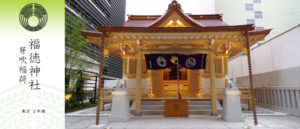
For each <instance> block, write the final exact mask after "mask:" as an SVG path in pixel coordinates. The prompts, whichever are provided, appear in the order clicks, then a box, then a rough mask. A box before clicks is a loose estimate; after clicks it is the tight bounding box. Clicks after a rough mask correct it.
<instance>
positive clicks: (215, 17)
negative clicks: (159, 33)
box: [123, 14, 228, 27]
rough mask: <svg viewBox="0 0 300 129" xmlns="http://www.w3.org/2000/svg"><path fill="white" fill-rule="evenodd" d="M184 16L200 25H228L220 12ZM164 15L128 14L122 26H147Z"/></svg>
mask: <svg viewBox="0 0 300 129" xmlns="http://www.w3.org/2000/svg"><path fill="white" fill-rule="evenodd" d="M185 16H186V17H189V19H192V20H193V22H196V23H197V25H199V26H202V27H211V26H228V25H227V24H226V23H225V22H224V21H223V19H222V15H221V14H203V15H192V14H185ZM164 17H166V16H165V15H128V20H127V21H126V22H125V23H124V25H123V26H124V27H149V26H151V25H152V24H154V22H155V21H157V20H158V19H163V18H164Z"/></svg>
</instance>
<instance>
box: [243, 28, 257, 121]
mask: <svg viewBox="0 0 300 129" xmlns="http://www.w3.org/2000/svg"><path fill="white" fill-rule="evenodd" d="M245 37H246V42H245V44H246V48H247V57H248V71H249V81H250V96H251V101H252V103H250V104H251V105H252V108H253V118H254V124H255V125H257V116H256V108H255V101H254V92H253V78H252V65H251V55H250V43H249V36H248V31H245Z"/></svg>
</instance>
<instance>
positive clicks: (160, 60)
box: [156, 56, 167, 67]
mask: <svg viewBox="0 0 300 129" xmlns="http://www.w3.org/2000/svg"><path fill="white" fill-rule="evenodd" d="M156 62H157V65H159V66H160V67H166V66H167V60H166V58H164V57H162V56H159V57H157V59H156Z"/></svg>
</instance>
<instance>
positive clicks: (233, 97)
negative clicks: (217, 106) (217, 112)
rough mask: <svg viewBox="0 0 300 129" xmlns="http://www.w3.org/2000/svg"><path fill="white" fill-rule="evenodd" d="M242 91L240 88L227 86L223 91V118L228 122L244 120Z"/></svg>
mask: <svg viewBox="0 0 300 129" xmlns="http://www.w3.org/2000/svg"><path fill="white" fill-rule="evenodd" d="M240 95H241V92H240V91H239V90H238V89H228V88H225V89H224V91H223V111H222V119H223V120H225V121H227V122H243V121H245V119H244V117H243V115H242V108H241V99H240Z"/></svg>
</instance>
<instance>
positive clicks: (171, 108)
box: [165, 100, 188, 117]
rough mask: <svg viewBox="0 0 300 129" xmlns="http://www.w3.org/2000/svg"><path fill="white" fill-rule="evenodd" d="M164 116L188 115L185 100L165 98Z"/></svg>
mask: <svg viewBox="0 0 300 129" xmlns="http://www.w3.org/2000/svg"><path fill="white" fill-rule="evenodd" d="M165 117H188V102H187V100H166V101H165Z"/></svg>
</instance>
